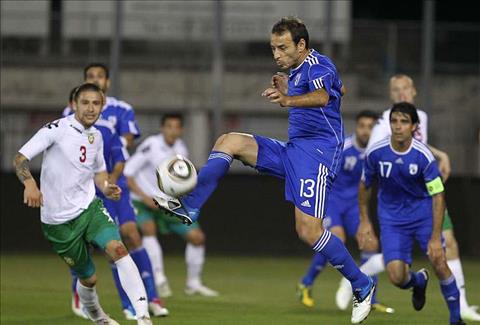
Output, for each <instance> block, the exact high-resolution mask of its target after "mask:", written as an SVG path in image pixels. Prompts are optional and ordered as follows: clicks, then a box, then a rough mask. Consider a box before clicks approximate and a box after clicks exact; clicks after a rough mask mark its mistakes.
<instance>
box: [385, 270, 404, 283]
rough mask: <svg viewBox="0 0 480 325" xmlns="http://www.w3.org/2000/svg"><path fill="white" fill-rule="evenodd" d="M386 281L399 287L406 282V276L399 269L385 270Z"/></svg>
mask: <svg viewBox="0 0 480 325" xmlns="http://www.w3.org/2000/svg"><path fill="white" fill-rule="evenodd" d="M387 274H388V279H389V280H390V282H391V283H392V284H394V285H395V286H397V287H401V286H402V285H404V284H405V282H406V280H407V279H406V277H407V274H406V273H405V272H404V271H403V270H402V269H399V268H391V267H390V268H387Z"/></svg>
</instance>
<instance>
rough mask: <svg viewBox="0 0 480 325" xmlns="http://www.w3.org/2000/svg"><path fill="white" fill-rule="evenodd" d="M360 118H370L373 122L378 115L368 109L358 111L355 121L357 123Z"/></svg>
mask: <svg viewBox="0 0 480 325" xmlns="http://www.w3.org/2000/svg"><path fill="white" fill-rule="evenodd" d="M361 118H372V119H374V120H377V119H378V114H377V113H376V112H374V111H370V110H368V109H366V110H363V111H360V112H359V113H358V114H357V116H355V121H358V120H359V119H361Z"/></svg>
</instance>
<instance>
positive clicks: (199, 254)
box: [185, 243, 205, 287]
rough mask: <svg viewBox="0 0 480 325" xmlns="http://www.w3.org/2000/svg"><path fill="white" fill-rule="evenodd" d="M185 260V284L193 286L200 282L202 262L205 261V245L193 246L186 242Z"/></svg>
mask: <svg viewBox="0 0 480 325" xmlns="http://www.w3.org/2000/svg"><path fill="white" fill-rule="evenodd" d="M185 262H186V263H187V286H189V287H194V286H199V285H200V284H202V281H201V276H202V269H203V263H204V262H205V246H203V245H200V246H195V245H192V244H190V243H187V247H186V248H185Z"/></svg>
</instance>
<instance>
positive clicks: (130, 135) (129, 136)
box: [63, 63, 140, 148]
mask: <svg viewBox="0 0 480 325" xmlns="http://www.w3.org/2000/svg"><path fill="white" fill-rule="evenodd" d="M109 75H110V72H109V70H108V68H107V66H106V65H104V64H102V63H90V64H89V65H87V66H86V67H85V68H84V70H83V80H84V81H85V82H88V83H93V84H95V85H97V86H98V87H100V89H102V90H103V92H104V93H105V94H107V91H108V88H109V87H110V76H109ZM71 111H72V109H71V108H70V107H66V108H65V110H64V111H63V116H67V115H69V114H71ZM101 116H102V118H103V119H104V120H107V121H110V122H111V123H112V124H113V126H114V128H115V131H116V132H117V134H118V135H119V136H120V140H122V143H123V145H124V146H125V147H127V148H132V146H133V141H134V139H136V138H138V137H140V129H139V128H138V124H137V121H136V119H135V111H134V110H133V108H132V106H131V105H129V104H127V103H126V102H124V101H121V100H118V99H117V98H115V97H111V96H107V97H106V103H105V105H104V106H103V108H102V114H101Z"/></svg>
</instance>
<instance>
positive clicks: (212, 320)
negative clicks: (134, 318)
mask: <svg viewBox="0 0 480 325" xmlns="http://www.w3.org/2000/svg"><path fill="white" fill-rule="evenodd" d="M308 262H309V261H308V259H307V258H270V257H209V258H207V264H206V269H205V276H204V278H205V282H206V283H207V284H208V285H210V286H211V287H212V288H214V289H217V290H219V291H220V292H221V296H220V297H218V298H203V297H187V296H185V295H184V294H183V286H184V281H185V266H184V262H183V257H181V256H167V257H166V260H165V265H166V271H167V275H168V277H169V279H170V283H171V286H172V289H173V292H174V296H173V297H171V298H169V299H168V300H167V307H168V308H169V310H170V313H171V315H170V316H169V317H168V318H165V319H155V320H154V323H155V324H166V325H173V324H194V325H203V324H208V325H211V324H226V325H228V324H231V325H236V324H239V325H240V324H272V325H273V324H275V325H278V324H289V325H291V324H328V325H331V324H349V323H350V311H348V312H341V311H339V310H337V309H336V307H335V305H334V295H335V290H336V288H337V284H338V281H339V279H340V276H339V274H338V273H337V272H336V271H335V270H333V269H332V268H328V269H327V270H325V271H324V272H323V274H322V275H321V276H320V277H319V278H318V279H317V282H316V285H315V288H314V297H315V299H316V306H315V307H314V308H312V309H307V308H305V307H303V306H301V305H300V303H299V302H298V301H297V300H296V297H295V285H296V282H297V281H298V279H299V278H300V276H301V275H302V273H303V272H304V270H305V268H306V267H307V265H308ZM95 263H96V265H97V274H98V276H99V283H98V291H99V294H100V301H101V303H102V305H103V307H104V309H105V310H106V311H107V313H109V314H110V315H111V316H112V317H113V318H115V319H116V320H117V321H119V322H120V323H121V324H135V322H131V321H126V320H124V319H123V317H122V314H121V311H120V308H119V301H118V298H117V294H116V291H115V288H114V285H113V282H112V279H111V275H110V270H109V267H108V265H107V262H106V261H105V260H104V259H103V258H102V257H101V256H96V257H95ZM426 264H427V261H426V260H425V259H417V260H416V263H415V264H414V266H415V268H419V267H421V266H423V265H426ZM464 268H465V275H466V279H467V293H468V298H469V301H470V303H471V304H479V303H480V290H479V289H480V277H479V276H478V274H480V261H478V260H477V261H474V260H469V261H468V260H466V261H465V263H464ZM430 269H431V268H430ZM69 286H70V280H69V273H68V271H67V268H66V266H65V265H64V264H63V262H62V261H61V260H60V259H59V258H58V257H56V256H55V255H53V254H44V255H2V256H1V318H0V322H1V324H5V325H7V324H22V325H24V324H35V325H41V324H45V325H46V324H48V325H51V324H88V322H87V321H84V320H82V319H79V318H77V317H75V316H73V314H72V313H71V311H70V296H69ZM378 296H379V298H380V300H381V301H382V302H385V303H387V304H389V305H391V306H393V307H394V308H395V309H396V313H395V314H394V315H385V314H378V313H375V312H372V313H371V314H370V316H369V318H368V319H367V321H366V322H365V323H366V324H389V325H392V324H422V325H427V324H432V325H433V324H435V325H437V324H448V313H447V308H446V305H445V303H444V301H443V300H442V297H441V294H440V289H439V285H438V282H437V280H436V279H435V278H433V281H431V282H430V285H429V288H428V296H427V305H426V306H425V308H424V310H422V311H421V312H415V311H414V310H413V308H412V307H411V304H410V292H408V291H402V290H399V289H397V288H395V287H393V286H392V285H391V284H390V283H388V280H387V278H386V277H385V275H384V274H382V275H381V276H380V281H379V295H378Z"/></svg>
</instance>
